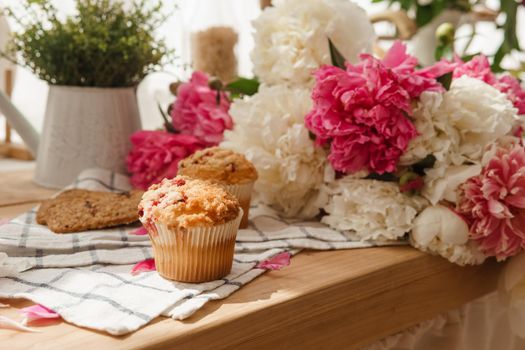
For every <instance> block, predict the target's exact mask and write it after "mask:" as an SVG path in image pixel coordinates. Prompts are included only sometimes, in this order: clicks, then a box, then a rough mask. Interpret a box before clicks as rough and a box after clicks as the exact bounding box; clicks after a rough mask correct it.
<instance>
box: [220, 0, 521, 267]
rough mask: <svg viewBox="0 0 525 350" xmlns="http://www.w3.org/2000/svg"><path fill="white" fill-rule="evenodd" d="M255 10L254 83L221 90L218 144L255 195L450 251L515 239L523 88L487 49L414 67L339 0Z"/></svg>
mask: <svg viewBox="0 0 525 350" xmlns="http://www.w3.org/2000/svg"><path fill="white" fill-rule="evenodd" d="M274 5H275V6H274V7H273V8H270V9H266V10H265V11H263V13H262V15H261V16H260V17H259V18H258V19H257V20H256V21H255V29H256V33H255V50H254V51H253V53H252V59H253V61H254V67H255V73H256V74H257V75H258V77H259V78H260V80H261V81H262V83H263V85H262V86H261V88H260V89H259V91H258V92H257V93H256V94H254V95H253V96H248V97H244V98H242V99H238V100H235V101H233V103H232V105H231V108H230V111H229V113H230V115H231V118H232V120H233V128H232V129H231V130H227V131H226V132H225V134H224V141H223V143H222V145H223V146H225V147H229V148H233V149H237V150H239V151H243V152H244V153H245V154H246V156H247V157H248V158H249V159H250V160H251V161H252V162H253V163H254V164H255V166H256V167H257V170H258V172H259V177H260V180H259V182H258V184H257V186H256V191H257V192H258V198H259V199H260V200H261V201H262V202H264V203H266V204H268V205H270V206H272V207H274V208H276V209H277V210H279V211H280V212H281V213H282V215H284V216H293V217H303V218H314V217H317V218H318V219H320V220H321V221H322V222H323V223H325V224H326V225H329V226H330V227H332V228H334V229H337V230H340V231H344V232H345V233H346V234H349V235H353V236H355V238H356V239H361V240H399V239H406V240H408V241H409V242H410V243H411V244H412V245H413V246H415V247H416V248H418V249H421V250H423V251H426V252H429V253H431V254H436V255H441V256H443V257H445V258H447V259H449V260H450V261H452V262H454V263H457V264H460V265H467V264H480V263H482V262H483V261H484V260H485V259H486V258H487V257H495V258H496V259H498V260H505V259H507V258H509V257H511V256H514V255H517V254H519V253H520V252H522V251H523V250H524V249H525V147H524V144H523V138H522V134H523V129H522V123H523V118H522V115H523V114H525V91H524V90H523V89H522V87H521V85H520V82H519V81H518V80H517V79H516V78H514V77H512V76H510V75H508V74H495V73H494V72H493V71H491V68H490V64H489V61H488V59H487V58H486V57H485V56H483V55H478V56H475V57H473V58H471V59H470V60H468V61H466V60H465V61H464V60H462V59H460V58H458V57H455V58H453V59H449V60H445V59H443V60H441V61H439V62H438V63H436V64H434V65H433V66H430V67H421V66H420V64H419V62H418V60H417V59H416V58H415V57H413V56H411V55H410V54H408V53H407V50H406V47H405V46H404V45H403V44H402V43H400V42H395V43H394V44H393V45H392V47H391V48H390V50H388V52H387V53H386V54H385V55H384V57H382V58H377V57H374V56H373V55H371V54H370V49H371V46H370V43H371V42H372V41H373V38H374V32H373V28H372V27H371V25H370V23H369V21H368V19H367V18H366V14H365V13H364V11H362V10H361V9H359V8H358V7H357V6H356V5H354V4H352V3H350V2H348V1H346V0H321V1H314V0H307V1H305V0H302V1H299V0H288V1H275V2H274Z"/></svg>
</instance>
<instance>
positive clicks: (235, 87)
mask: <svg viewBox="0 0 525 350" xmlns="http://www.w3.org/2000/svg"><path fill="white" fill-rule="evenodd" d="M259 85H260V83H259V81H258V80H257V78H252V79H248V78H242V77H240V78H238V79H237V80H235V81H232V82H231V83H229V84H228V85H226V90H227V91H230V93H231V94H232V97H236V96H252V95H255V94H256V93H257V91H259Z"/></svg>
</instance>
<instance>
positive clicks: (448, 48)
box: [434, 43, 454, 61]
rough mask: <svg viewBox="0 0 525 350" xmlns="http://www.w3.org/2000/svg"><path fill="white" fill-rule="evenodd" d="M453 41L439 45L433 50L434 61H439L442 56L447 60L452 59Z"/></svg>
mask: <svg viewBox="0 0 525 350" xmlns="http://www.w3.org/2000/svg"><path fill="white" fill-rule="evenodd" d="M453 46H454V43H452V44H450V45H439V46H438V47H436V51H435V52H434V58H435V59H436V61H439V60H440V59H442V58H446V59H447V60H452V59H453V58H454V48H453Z"/></svg>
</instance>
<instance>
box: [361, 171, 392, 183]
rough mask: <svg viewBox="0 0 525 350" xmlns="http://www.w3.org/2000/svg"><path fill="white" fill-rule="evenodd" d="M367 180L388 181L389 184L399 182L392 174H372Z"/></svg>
mask: <svg viewBox="0 0 525 350" xmlns="http://www.w3.org/2000/svg"><path fill="white" fill-rule="evenodd" d="M365 179H368V180H379V181H387V182H397V181H398V180H399V179H398V178H397V176H395V175H394V174H392V173H384V174H378V173H371V174H369V175H368V176H367V177H366V178H365Z"/></svg>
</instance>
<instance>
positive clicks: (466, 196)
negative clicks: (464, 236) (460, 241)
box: [458, 145, 525, 260]
mask: <svg viewBox="0 0 525 350" xmlns="http://www.w3.org/2000/svg"><path fill="white" fill-rule="evenodd" d="M458 211H459V213H460V214H462V215H463V216H465V218H466V219H467V220H468V221H469V223H470V237H471V238H472V239H474V240H476V241H478V242H479V244H480V249H481V250H482V251H483V252H484V253H485V254H487V255H489V256H495V257H497V259H498V260H504V259H506V258H508V257H510V256H514V255H516V254H518V253H519V252H520V251H521V250H522V249H524V248H525V148H523V146H521V145H513V146H510V147H509V148H508V149H505V148H500V149H498V151H497V152H496V155H495V156H494V157H493V158H492V159H490V161H489V162H488V164H487V165H486V166H485V167H484V168H483V169H482V172H481V174H480V175H478V176H475V177H472V178H470V179H469V180H467V182H465V183H464V184H462V185H461V186H460V188H459V201H458Z"/></svg>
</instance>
